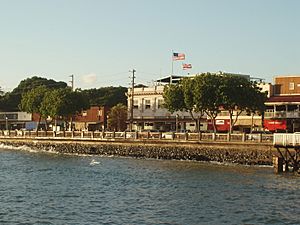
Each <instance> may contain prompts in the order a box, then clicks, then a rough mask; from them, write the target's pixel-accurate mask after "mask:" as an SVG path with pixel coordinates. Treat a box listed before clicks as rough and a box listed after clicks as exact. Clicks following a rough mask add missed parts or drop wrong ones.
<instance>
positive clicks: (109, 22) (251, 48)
mask: <svg viewBox="0 0 300 225" xmlns="http://www.w3.org/2000/svg"><path fill="white" fill-rule="evenodd" d="M299 9H300V1H298V0H286V1H283V0H251V1H248V0H185V1H182V0H181V1H179V0H151V1H150V0H147V1H146V0H107V1H104V0H97V1H92V0H43V1H40V0H26V1H21V0H6V1H4V0H0V29H1V33H0V34H1V35H0V62H1V63H0V86H1V87H2V88H3V89H4V90H5V91H8V90H11V89H13V88H14V87H16V86H17V85H18V83H19V82H20V81H21V80H22V79H25V78H27V77H32V76H34V75H36V76H41V77H46V78H51V79H55V80H60V81H65V82H68V81H69V80H70V77H69V76H70V75H71V74H74V76H75V86H76V87H80V88H94V87H95V88H98V87H102V86H111V85H112V86H119V85H121V86H128V85H129V82H130V79H129V75H130V74H129V72H128V71H129V70H130V69H132V68H135V69H136V70H137V73H136V76H137V78H136V81H137V83H144V84H149V83H151V81H152V80H155V79H157V78H159V77H160V76H165V75H167V74H170V72H171V65H172V61H171V53H172V50H174V51H175V52H182V53H185V54H186V61H185V62H186V63H191V64H192V65H193V69H192V70H189V71H188V72H189V73H191V74H193V73H198V72H207V71H210V72H215V71H220V70H221V71H227V72H234V73H245V74H251V75H252V76H254V77H261V78H264V79H266V81H272V78H273V77H274V76H276V75H285V74H300V67H299V65H300V43H299V40H300V29H299V27H300V13H299ZM181 63H182V62H181V61H177V62H174V72H175V73H176V74H182V75H184V74H187V71H182V70H181Z"/></svg>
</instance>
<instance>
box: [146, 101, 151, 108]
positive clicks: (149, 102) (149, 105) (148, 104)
mask: <svg viewBox="0 0 300 225" xmlns="http://www.w3.org/2000/svg"><path fill="white" fill-rule="evenodd" d="M150 108H151V101H150V100H145V109H150Z"/></svg>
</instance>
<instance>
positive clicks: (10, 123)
mask: <svg viewBox="0 0 300 225" xmlns="http://www.w3.org/2000/svg"><path fill="white" fill-rule="evenodd" d="M30 121H32V114H31V113H26V112H0V129H1V130H16V129H22V128H25V125H26V123H27V122H30Z"/></svg>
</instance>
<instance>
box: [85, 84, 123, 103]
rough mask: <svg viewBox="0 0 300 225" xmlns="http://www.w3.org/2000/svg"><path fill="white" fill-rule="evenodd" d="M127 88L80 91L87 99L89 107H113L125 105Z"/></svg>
mask: <svg viewBox="0 0 300 225" xmlns="http://www.w3.org/2000/svg"><path fill="white" fill-rule="evenodd" d="M126 92H127V88H125V87H102V88H98V89H96V88H93V89H87V90H82V93H83V95H84V96H85V98H86V99H88V101H89V102H88V103H89V105H98V106H99V105H101V106H104V105H105V106H110V107H112V106H115V105H117V104H118V103H121V104H123V105H127V97H126Z"/></svg>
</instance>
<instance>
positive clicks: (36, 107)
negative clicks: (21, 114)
mask: <svg viewBox="0 0 300 225" xmlns="http://www.w3.org/2000/svg"><path fill="white" fill-rule="evenodd" d="M47 91H48V89H47V88H46V87H45V86H38V87H36V88H34V89H32V90H30V91H28V92H26V93H24V94H23V96H22V99H21V103H20V105H19V108H20V110H22V111H25V112H28V113H38V114H39V121H38V124H37V130H38V129H39V125H40V121H41V118H42V117H43V118H45V122H46V129H47V121H46V118H47V115H45V114H43V111H42V108H41V105H42V102H43V100H44V97H45V94H46V93H47Z"/></svg>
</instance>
